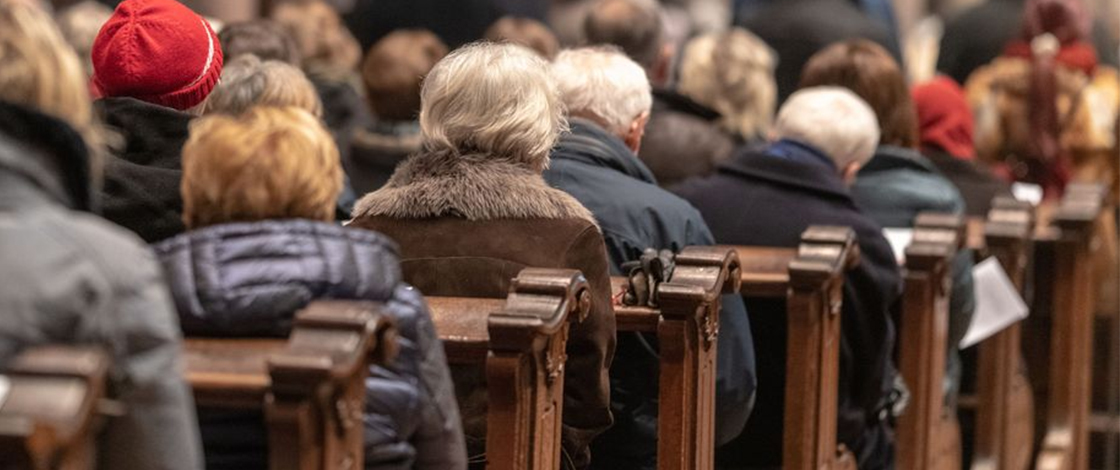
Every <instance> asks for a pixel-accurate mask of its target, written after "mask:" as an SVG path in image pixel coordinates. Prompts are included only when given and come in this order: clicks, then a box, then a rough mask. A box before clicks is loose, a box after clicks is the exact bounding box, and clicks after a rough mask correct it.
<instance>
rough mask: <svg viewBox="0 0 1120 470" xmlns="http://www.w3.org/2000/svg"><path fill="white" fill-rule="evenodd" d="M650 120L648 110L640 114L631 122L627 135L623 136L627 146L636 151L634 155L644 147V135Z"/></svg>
mask: <svg viewBox="0 0 1120 470" xmlns="http://www.w3.org/2000/svg"><path fill="white" fill-rule="evenodd" d="M648 122H649V112H648V111H647V112H644V113H642V114H639V115H638V117H637V118H634V120H633V121H632V122H630V127H629V128H627V129H626V135H625V136H623V137H622V140H623V141H624V142H626V146H627V147H629V148H630V151H632V152H634V155H637V154H638V151H639V150H641V148H642V137H643V136H645V135H646V123H648Z"/></svg>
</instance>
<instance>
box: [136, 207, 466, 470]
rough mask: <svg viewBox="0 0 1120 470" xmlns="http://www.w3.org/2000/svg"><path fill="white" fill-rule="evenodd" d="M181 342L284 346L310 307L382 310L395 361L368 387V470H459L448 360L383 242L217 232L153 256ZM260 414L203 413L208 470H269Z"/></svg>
mask: <svg viewBox="0 0 1120 470" xmlns="http://www.w3.org/2000/svg"><path fill="white" fill-rule="evenodd" d="M155 248H156V252H157V254H158V255H159V258H160V261H161V263H162V264H163V267H164V271H165V273H166V275H167V280H168V282H169V283H170V285H171V291H172V296H173V297H174V300H175V304H176V307H178V310H179V317H180V320H181V324H182V327H183V330H184V332H185V333H186V334H187V335H188V336H231V335H239V336H282V335H286V334H287V333H288V332H289V330H290V328H291V321H292V317H293V315H294V314H295V312H296V311H297V310H299V309H301V308H303V307H305V306H306V305H307V304H308V303H310V302H311V301H312V300H316V299H347V300H372V301H378V302H384V303H385V311H386V312H387V313H389V314H391V315H393V316H394V317H395V319H396V323H397V328H398V332H399V341H398V344H399V347H400V352H399V354H398V357H397V359H396V360H395V361H394V362H393V364H391V365H389V366H387V367H381V366H376V367H373V368H372V370H371V375H370V378H369V379H368V380H367V381H366V387H367V390H368V394H367V400H368V401H367V404H366V415H365V428H366V429H365V431H366V432H365V434H366V468H367V469H374V468H375V469H410V468H422V469H433V470H435V469H440V470H442V469H464V468H466V448H465V443H464V440H463V433H462V428H461V424H460V419H459V411H458V407H457V405H456V403H455V392H454V390H453V387H452V384H451V377H450V373H449V372H448V368H447V363H446V359H445V357H444V353H443V346H442V345H441V343H440V341H439V338H438V336H436V332H435V327H434V325H433V324H432V320H431V317H430V316H429V314H428V311H427V307H426V306H425V304H424V300H423V297H422V296H421V294H420V292H418V291H416V290H415V289H413V288H412V287H411V286H408V285H406V284H404V283H402V282H401V271H400V266H399V262H398V260H397V247H396V245H395V244H393V243H392V242H391V241H389V240H388V239H386V238H385V237H383V236H382V235H380V234H377V233H374V232H371V231H366V230H361V229H351V228H344V227H340V226H337V225H333V224H328V223H323V222H312V221H306V220H283V221H265V222H254V223H235V224H226V225H217V226H213V227H207V228H203V229H200V230H195V231H192V232H189V233H186V234H183V235H181V236H178V237H175V238H173V239H170V240H166V241H164V242H162V243H160V244H158V245H157V246H156V247H155ZM260 422H261V421H260V416H259V415H257V416H247V415H245V414H236V415H231V414H229V413H220V412H213V411H208V412H205V413H200V425H201V428H202V434H203V448H204V450H205V453H206V460H207V468H210V469H215V468H236V469H244V468H264V467H265V462H266V457H265V456H266V453H267V446H266V443H265V439H264V434H263V429H262V428H261V427H260V424H259V423H260Z"/></svg>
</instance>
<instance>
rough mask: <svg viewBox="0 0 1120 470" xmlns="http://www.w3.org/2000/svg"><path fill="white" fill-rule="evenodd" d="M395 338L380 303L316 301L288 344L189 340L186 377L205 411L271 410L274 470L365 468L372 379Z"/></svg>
mask: <svg viewBox="0 0 1120 470" xmlns="http://www.w3.org/2000/svg"><path fill="white" fill-rule="evenodd" d="M394 336H395V330H394V329H393V327H392V321H391V318H390V317H388V316H383V315H381V314H379V313H378V304H376V303H372V302H347V301H319V302H313V303H312V304H311V305H309V306H308V307H307V308H305V309H304V310H302V311H300V312H299V313H297V314H296V317H295V319H294V322H293V327H292V332H291V335H290V336H289V337H288V338H287V339H286V340H285V339H260V338H187V339H185V340H184V357H185V359H186V366H187V373H186V377H187V381H188V382H189V383H190V385H191V388H192V390H193V392H194V397H195V402H196V403H197V405H198V406H199V407H205V408H222V409H240V410H261V411H263V413H264V420H265V423H266V427H267V430H268V452H269V456H268V459H269V468H270V469H272V470H333V469H360V468H362V466H363V461H364V456H365V454H364V447H363V442H364V440H363V428H364V426H363V424H362V415H363V412H364V408H365V398H366V392H365V378H366V377H367V376H368V374H369V365H370V364H371V363H384V362H386V361H388V360H389V359H390V358H391V357H392V355H393V354H394V349H395V340H394Z"/></svg>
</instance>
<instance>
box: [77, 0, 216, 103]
mask: <svg viewBox="0 0 1120 470" xmlns="http://www.w3.org/2000/svg"><path fill="white" fill-rule="evenodd" d="M92 56H93V87H94V88H95V89H96V91H97V95H99V96H128V97H132V98H136V99H139V100H142V101H147V102H149V103H153V104H158V105H161V106H166V107H169V108H174V109H179V110H186V109H190V108H192V107H194V106H195V105H197V104H199V103H201V102H202V101H203V100H205V99H206V96H207V95H209V94H210V91H211V90H213V89H214V85H216V84H217V83H218V78H219V77H220V76H221V74H222V48H221V45H220V44H219V43H218V36H217V35H216V34H214V30H213V29H211V28H210V24H209V23H207V22H206V20H204V19H203V18H202V17H201V16H198V15H197V14H195V13H194V12H193V11H191V10H190V9H188V8H187V7H185V6H183V5H182V4H180V3H179V2H176V1H173V0H125V1H123V2H121V3H120V5H118V6H117V10H116V11H114V12H113V16H112V18H110V19H109V21H108V22H106V23H105V25H104V26H102V27H101V32H99V33H98V34H97V39H96V40H95V41H94V43H93V53H92Z"/></svg>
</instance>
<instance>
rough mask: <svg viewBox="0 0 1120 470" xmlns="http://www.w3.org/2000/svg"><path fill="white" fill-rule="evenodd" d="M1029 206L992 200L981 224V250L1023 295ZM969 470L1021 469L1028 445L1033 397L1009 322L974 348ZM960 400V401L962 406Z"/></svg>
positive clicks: (1018, 330) (1017, 330) (1016, 331)
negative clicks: (972, 412) (973, 416)
mask: <svg viewBox="0 0 1120 470" xmlns="http://www.w3.org/2000/svg"><path fill="white" fill-rule="evenodd" d="M1034 224H1035V221H1034V208H1033V207H1032V206H1031V205H1030V204H1029V203H1023V202H1019V201H1016V200H1014V199H1011V198H1000V197H997V198H996V200H995V201H993V203H992V209H991V210H990V211H989V212H988V217H987V219H986V221H985V223H984V226H983V240H984V245H983V251H985V252H987V253H988V254H989V255H990V256H994V257H995V258H996V259H997V260H998V261H999V263H1000V264H1001V265H1002V266H1003V269H1004V271H1005V272H1006V273H1007V276H1008V278H1009V279H1010V280H1011V282H1012V283H1013V284H1014V285H1015V287H1016V288H1018V290H1019V291H1020V293H1025V283H1026V275H1027V269H1028V266H1029V263H1030V262H1031V253H1032V238H1031V236H1032V233H1033V231H1034ZM977 348H978V355H977V366H976V373H977V382H976V395H975V397H974V404H973V406H972V408H973V410H974V413H975V423H976V424H975V428H974V429H975V433H974V434H975V436H974V440H973V442H974V451H973V456H972V459H971V462H969V465H970V467H971V468H972V469H973V470H995V469H1006V470H1024V469H1026V468H1028V467H1029V466H1030V464H1031V459H1032V453H1033V443H1034V399H1033V395H1032V394H1031V388H1030V383H1029V382H1028V378H1027V376H1026V375H1025V374H1024V371H1023V364H1022V325H1021V322H1020V323H1015V324H1013V325H1010V326H1008V327H1007V328H1005V329H1003V330H1002V331H1000V332H998V333H996V334H994V335H992V336H991V337H989V338H987V339H985V340H984V341H982V342H980V344H979V345H977ZM963 403H964V400H963V397H962V406H963Z"/></svg>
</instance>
